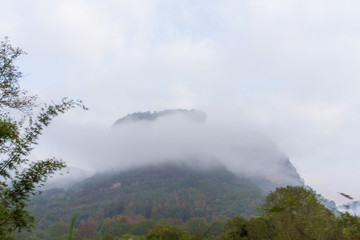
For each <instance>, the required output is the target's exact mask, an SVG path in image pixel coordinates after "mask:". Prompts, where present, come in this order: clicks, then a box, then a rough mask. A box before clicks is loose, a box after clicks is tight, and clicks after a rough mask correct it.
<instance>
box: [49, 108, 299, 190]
mask: <svg viewBox="0 0 360 240" xmlns="http://www.w3.org/2000/svg"><path fill="white" fill-rule="evenodd" d="M125 119H126V118H125ZM66 128H69V129H67V130H66V131H65V132H62V133H61V132H57V133H55V132H52V133H51V134H50V133H48V135H47V136H49V137H50V136H54V135H57V137H56V138H54V139H47V141H46V142H51V145H50V146H46V149H47V150H50V151H52V150H53V149H52V147H51V146H61V150H60V151H61V152H59V153H58V154H60V155H61V156H62V157H63V158H64V159H66V160H67V161H69V163H71V164H75V166H78V167H84V166H86V167H87V168H88V169H89V170H92V171H109V170H126V169H129V168H132V167H138V166H144V165H149V164H150V165H151V164H158V163H163V162H168V161H173V162H185V163H187V164H189V165H190V166H194V167H202V168H209V167H210V168H211V167H215V166H217V165H218V164H221V165H225V166H226V167H227V168H228V169H229V170H230V171H232V172H234V173H239V174H242V175H247V176H250V177H264V178H268V179H271V180H273V181H276V182H278V183H284V182H286V183H296V184H299V178H298V175H297V174H296V172H295V171H294V169H293V168H292V166H291V165H288V162H287V160H288V158H287V157H286V156H285V155H284V154H283V153H281V152H280V151H279V150H278V149H277V146H276V144H275V143H274V142H273V141H272V140H270V139H269V138H267V137H265V136H263V135H261V134H259V133H256V132H253V131H250V130H249V129H244V128H243V127H240V126H232V125H228V124H225V123H224V122H217V121H211V120H210V121H209V120H207V121H198V119H195V120H194V119H192V118H189V116H186V115H185V114H184V113H182V112H177V113H175V114H169V115H164V116H160V117H158V118H156V119H152V120H146V119H140V120H137V121H134V120H132V119H131V118H130V119H129V120H127V121H118V123H117V124H116V125H114V126H113V127H112V128H111V130H110V127H107V128H105V129H102V128H95V127H94V128H93V127H85V126H83V125H81V126H77V127H74V126H71V125H70V126H62V127H61V129H66ZM50 130H51V131H56V129H50Z"/></svg>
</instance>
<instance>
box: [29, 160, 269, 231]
mask: <svg viewBox="0 0 360 240" xmlns="http://www.w3.org/2000/svg"><path fill="white" fill-rule="evenodd" d="M263 198H264V192H263V191H261V190H260V188H258V187H257V186H256V185H255V184H253V183H252V182H251V181H250V180H249V179H245V178H241V177H238V176H236V175H234V174H233V173H231V172H229V171H228V170H226V169H225V168H221V167H220V168H216V169H207V170H202V169H195V168H190V167H188V166H186V165H181V164H165V165H159V166H151V167H150V166H149V167H143V168H137V169H133V170H130V171H126V172H122V173H106V174H105V173H104V174H98V175H96V176H94V177H92V178H89V179H87V180H85V181H83V182H81V183H79V184H77V185H75V186H74V187H73V188H71V189H70V190H62V189H52V190H49V191H45V192H44V194H42V195H40V196H38V197H36V198H34V204H33V205H32V207H31V208H30V210H31V211H32V212H33V213H34V214H35V216H36V217H37V219H38V220H39V226H41V227H47V226H48V224H49V223H51V222H54V221H70V219H71V218H72V217H73V216H74V215H77V216H78V217H79V218H80V219H83V220H86V219H88V218H89V217H91V216H95V215H96V213H101V215H102V218H107V217H110V218H111V217H114V216H117V215H120V214H121V215H130V214H135V215H137V214H140V215H141V216H143V217H145V218H159V219H167V218H173V219H176V220H178V221H187V220H189V219H190V218H192V217H204V218H206V219H207V220H209V221H210V220H213V219H216V218H226V217H233V216H235V215H237V214H243V215H247V216H248V215H254V214H256V207H257V206H258V205H259V204H260V203H261V202H262V200H263Z"/></svg>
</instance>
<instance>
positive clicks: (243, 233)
mask: <svg viewBox="0 0 360 240" xmlns="http://www.w3.org/2000/svg"><path fill="white" fill-rule="evenodd" d="M246 226H247V220H246V219H245V218H244V217H241V216H235V217H233V218H231V219H228V220H227V221H226V224H225V226H224V229H223V232H222V234H221V235H220V238H219V239H220V240H241V239H248V238H247V235H248V233H247V229H246Z"/></svg>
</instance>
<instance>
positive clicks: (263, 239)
mask: <svg viewBox="0 0 360 240" xmlns="http://www.w3.org/2000/svg"><path fill="white" fill-rule="evenodd" d="M246 229H247V232H248V239H249V240H270V239H274V237H275V231H274V228H273V227H272V225H271V224H270V223H269V221H268V219H266V218H264V217H254V218H250V219H249V221H248V223H247V227H246Z"/></svg>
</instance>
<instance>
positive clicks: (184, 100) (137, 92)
mask: <svg viewBox="0 0 360 240" xmlns="http://www.w3.org/2000/svg"><path fill="white" fill-rule="evenodd" d="M0 6H1V9H2V13H1V15H0V37H2V38H3V37H4V36H9V38H10V41H11V43H12V44H13V45H14V46H19V47H21V48H22V49H24V50H25V51H26V52H27V53H28V55H27V56H23V57H22V58H21V61H19V62H18V64H19V65H20V67H21V70H22V71H23V72H24V73H25V78H24V79H23V80H22V86H23V87H24V88H26V89H28V90H29V91H30V92H31V93H36V94H38V95H39V97H40V99H41V100H42V101H51V100H54V101H56V100H58V99H60V98H61V97H63V96H68V97H70V98H75V99H77V98H79V99H82V100H83V101H84V102H85V103H86V105H87V106H88V107H89V108H90V110H89V111H87V112H83V111H80V110H74V111H71V112H69V113H67V114H65V115H64V116H61V117H59V118H58V119H56V121H54V123H53V125H52V126H51V127H50V128H49V129H48V130H47V132H46V133H45V136H44V138H43V139H42V141H43V142H42V144H43V146H47V148H46V149H47V150H45V148H44V147H43V148H41V146H40V147H39V149H38V150H37V154H38V156H42V155H45V152H46V151H48V152H46V154H55V155H56V154H58V155H60V156H61V152H62V148H61V147H62V146H61V145H56V146H53V147H52V148H49V147H48V146H51V145H52V143H56V141H55V140H56V139H57V138H64V137H66V134H69V133H68V132H69V131H68V130H69V129H77V127H79V126H81V127H83V128H84V127H87V129H107V130H108V131H110V126H111V125H112V124H113V122H115V121H116V120H117V119H118V118H120V117H122V116H124V115H126V114H127V113H131V112H138V111H147V110H149V111H155V110H163V109H167V108H196V109H200V110H202V111H204V112H206V113H207V115H208V118H209V119H216V120H217V121H221V122H223V124H230V125H236V124H238V125H240V126H249V128H254V129H256V130H257V131H259V132H261V133H263V134H265V135H267V136H269V137H270V138H272V139H273V140H274V141H275V142H276V143H277V145H278V148H279V149H280V150H281V151H282V152H284V153H285V154H286V155H287V156H289V158H290V160H291V161H292V163H293V164H294V165H295V167H296V168H297V169H298V172H299V173H300V175H301V176H302V177H303V178H304V179H305V183H306V184H308V185H310V186H312V187H313V188H314V189H315V190H317V191H318V192H320V193H322V194H323V195H324V196H325V197H327V198H330V199H333V200H337V202H338V203H341V202H343V199H342V198H341V197H340V196H339V194H338V192H345V193H347V194H350V195H352V196H354V197H356V198H357V199H360V192H359V189H360V174H359V170H360V147H359V145H360V134H359V133H360V124H359V123H360V94H359V93H360V91H359V90H360V44H359V43H360V14H359V12H360V3H359V1H355V0H354V1H350V0H349V1H347V0H344V1H334V0H317V1H314V0H289V1H285V0H272V1H268V0H248V1H246V0H241V1H235V0H226V1H224V0H223V1H220V0H218V1H215V0H207V1H194V0H183V1H171V0H163V1H160V0H159V1H155V0H154V1H150V0H148V1H147V0H141V1H140V0H138V1H137V0H126V1H125V0H101V1H100V0H92V1H90V0H52V1H46V0H34V1H28V0H23V1H18V0H0ZM69 142H70V143H71V138H69ZM71 144H73V145H74V146H76V143H71ZM77 144H81V142H80V143H79V142H78V143H77ZM58 155H57V156H58ZM64 160H65V161H67V162H68V164H69V165H75V166H79V165H80V166H81V164H86V163H84V162H81V161H79V160H78V159H75V158H71V157H68V159H64Z"/></svg>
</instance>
